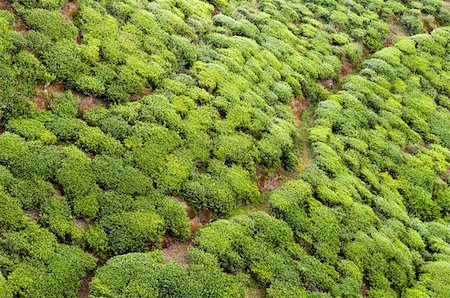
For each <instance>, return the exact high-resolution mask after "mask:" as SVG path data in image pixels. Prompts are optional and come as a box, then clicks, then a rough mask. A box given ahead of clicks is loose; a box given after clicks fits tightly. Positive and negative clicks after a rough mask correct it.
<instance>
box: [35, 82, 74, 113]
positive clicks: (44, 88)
mask: <svg viewBox="0 0 450 298" xmlns="http://www.w3.org/2000/svg"><path fill="white" fill-rule="evenodd" d="M65 89H66V88H65V86H64V85H63V84H59V83H57V84H47V85H41V86H38V87H37V88H36V96H35V97H34V99H33V102H34V103H35V105H36V108H37V109H38V111H45V110H47V109H48V106H49V105H50V101H51V99H52V98H53V96H54V95H55V94H56V93H58V92H64V90H65Z"/></svg>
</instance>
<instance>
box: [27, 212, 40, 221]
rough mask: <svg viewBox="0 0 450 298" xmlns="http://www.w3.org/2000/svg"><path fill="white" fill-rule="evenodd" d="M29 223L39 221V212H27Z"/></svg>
mask: <svg viewBox="0 0 450 298" xmlns="http://www.w3.org/2000/svg"><path fill="white" fill-rule="evenodd" d="M26 214H27V217H28V220H29V221H38V219H39V210H38V209H31V210H28V211H27V212H26Z"/></svg>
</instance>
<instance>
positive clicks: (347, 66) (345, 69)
mask: <svg viewBox="0 0 450 298" xmlns="http://www.w3.org/2000/svg"><path fill="white" fill-rule="evenodd" d="M358 65H359V63H358V62H351V61H349V60H347V59H345V60H344V61H342V64H341V78H342V77H345V76H348V75H349V74H351V73H352V72H353V71H354V70H355V68H356V67H357V66H358Z"/></svg>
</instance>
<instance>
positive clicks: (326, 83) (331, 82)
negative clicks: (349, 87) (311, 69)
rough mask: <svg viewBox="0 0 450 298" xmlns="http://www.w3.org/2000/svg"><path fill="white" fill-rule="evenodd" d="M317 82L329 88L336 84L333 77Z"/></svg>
mask: <svg viewBox="0 0 450 298" xmlns="http://www.w3.org/2000/svg"><path fill="white" fill-rule="evenodd" d="M319 84H320V85H322V86H323V87H324V88H326V89H328V90H331V89H333V88H334V86H335V85H336V82H335V81H334V80H333V79H328V80H319Z"/></svg>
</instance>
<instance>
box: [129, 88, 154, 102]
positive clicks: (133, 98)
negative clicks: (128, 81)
mask: <svg viewBox="0 0 450 298" xmlns="http://www.w3.org/2000/svg"><path fill="white" fill-rule="evenodd" d="M152 92H153V88H151V87H150V88H144V90H143V91H142V92H141V93H138V94H135V95H132V96H130V99H129V101H138V100H141V99H142V98H143V97H144V96H147V95H149V94H150V93H152Z"/></svg>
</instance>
